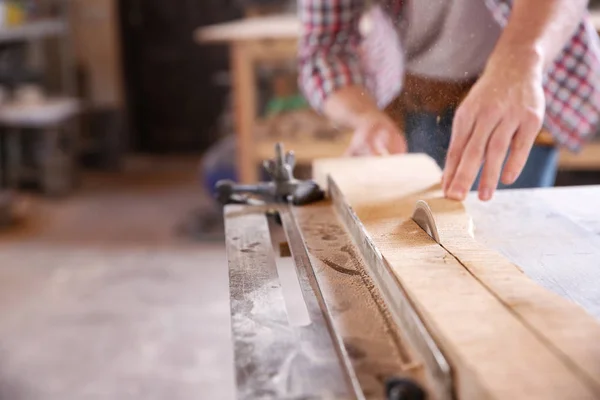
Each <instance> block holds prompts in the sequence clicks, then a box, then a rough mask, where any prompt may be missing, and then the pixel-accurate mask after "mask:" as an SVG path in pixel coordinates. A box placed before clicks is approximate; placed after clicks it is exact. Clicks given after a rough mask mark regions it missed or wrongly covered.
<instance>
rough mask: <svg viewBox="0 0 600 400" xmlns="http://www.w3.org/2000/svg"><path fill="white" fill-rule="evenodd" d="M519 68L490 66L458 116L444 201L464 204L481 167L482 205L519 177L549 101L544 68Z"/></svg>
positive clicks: (507, 64)
mask: <svg viewBox="0 0 600 400" xmlns="http://www.w3.org/2000/svg"><path fill="white" fill-rule="evenodd" d="M513 60H514V59H513ZM518 64H519V62H511V60H506V62H500V63H498V64H496V65H494V66H493V67H491V68H490V67H489V66H488V68H487V69H486V71H485V72H484V74H483V75H482V76H481V78H480V79H479V80H478V82H477V83H476V84H475V85H474V86H473V88H472V89H471V91H470V92H469V94H468V95H467V97H466V98H465V100H464V101H463V102H462V103H461V105H460V107H459V108H458V110H457V111H456V115H455V117H454V124H453V127H452V137H451V140H450V147H449V149H448V156H447V160H446V166H445V170H444V176H443V181H442V186H443V189H444V193H445V195H446V197H448V198H451V199H454V200H464V198H465V197H466V195H467V193H468V192H469V191H470V190H471V187H472V186H473V183H474V182H475V179H476V178H477V174H478V173H479V171H480V169H481V166H482V165H483V171H482V175H481V180H480V184H479V198H480V199H481V200H484V201H487V200H490V199H491V198H492V196H493V194H494V191H495V190H496V188H497V186H498V182H499V180H500V178H501V179H502V182H503V183H504V184H506V185H510V184H512V183H514V182H515V181H516V180H517V178H518V177H519V175H520V174H521V172H522V170H523V167H524V166H525V163H526V161H527V158H528V156H529V153H530V151H531V148H532V147H533V144H534V141H535V138H536V136H537V135H538V133H539V132H540V129H541V127H542V123H543V118H544V113H545V98H544V90H543V87H542V71H541V68H539V67H532V68H529V67H522V66H519V65H518ZM509 150H510V151H509ZM507 154H508V159H507V158H506V157H507ZM505 160H506V163H505V164H504V161H505ZM503 164H504V168H503Z"/></svg>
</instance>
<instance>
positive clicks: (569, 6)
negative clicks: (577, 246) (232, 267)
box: [298, 0, 600, 200]
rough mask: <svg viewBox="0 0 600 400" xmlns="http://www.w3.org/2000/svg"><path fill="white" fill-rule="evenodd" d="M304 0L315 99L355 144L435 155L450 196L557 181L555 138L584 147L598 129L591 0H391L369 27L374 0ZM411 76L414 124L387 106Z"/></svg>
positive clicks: (407, 113)
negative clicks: (398, 119)
mask: <svg viewBox="0 0 600 400" xmlns="http://www.w3.org/2000/svg"><path fill="white" fill-rule="evenodd" d="M298 1H299V13H300V18H301V21H302V24H303V34H302V36H301V40H300V52H299V62H300V78H299V82H300V87H301V89H302V90H303V92H304V94H305V96H306V97H307V99H308V101H309V102H310V103H311V105H312V106H313V107H314V108H315V109H317V110H319V111H321V112H323V113H324V114H325V115H326V116H328V117H329V118H330V119H331V120H332V121H334V122H336V123H338V124H343V125H345V126H347V127H348V128H351V129H353V130H354V132H355V133H354V136H353V140H352V143H351V145H350V149H349V153H350V154H352V155H360V154H386V153H402V152H405V151H407V150H408V151H413V152H427V153H428V154H430V155H431V156H432V157H434V158H435V159H436V161H437V162H438V163H439V164H440V166H443V167H444V174H443V180H442V187H443V189H444V193H445V195H446V196H447V197H448V198H451V199H455V200H463V199H464V198H465V196H466V194H467V192H468V191H469V190H471V189H472V188H478V190H479V198H480V199H481V200H489V199H491V198H492V196H493V194H494V191H495V190H496V189H497V187H498V186H499V182H501V183H500V186H501V187H507V186H510V187H541V186H551V185H553V183H554V177H555V174H556V160H557V152H558V150H557V147H559V148H560V147H564V148H567V149H569V150H572V151H578V150H579V149H580V148H581V146H582V145H583V144H584V143H585V140H586V139H587V138H589V137H590V136H591V135H592V134H594V133H595V129H596V125H597V122H598V120H599V116H600V50H599V49H600V46H599V44H598V40H597V39H598V38H597V35H596V33H595V31H594V30H593V28H592V27H591V26H590V24H589V22H588V21H587V20H586V19H585V17H584V16H585V14H586V11H587V1H586V0H514V1H510V0H382V2H381V4H380V7H379V8H375V9H374V10H373V11H371V13H370V17H371V21H370V22H371V23H370V28H369V27H366V29H363V33H365V32H364V31H365V30H366V31H367V32H366V35H361V16H362V15H363V11H364V10H365V6H366V4H364V3H365V2H366V0H298ZM362 28H364V27H362ZM363 44H364V46H363ZM365 52H366V53H365ZM365 58H366V59H369V58H370V60H371V64H370V65H367V64H366V63H365V62H364V59H365ZM394 65H395V66H394ZM398 66H400V68H398ZM403 76H405V79H404V82H402V77H403ZM401 82H402V83H403V93H402V94H401V96H400V101H401V105H402V108H403V115H404V132H401V130H400V129H399V127H398V124H396V123H394V121H393V120H392V119H391V118H390V116H389V115H388V114H387V113H385V112H384V111H382V110H381V109H382V108H383V107H384V106H385V105H386V104H387V103H389V100H390V99H391V98H392V97H393V94H395V93H396V91H398V90H399V86H400V84H401ZM390 93H392V94H390ZM542 127H543V128H544V131H547V132H549V133H550V134H551V137H552V143H553V144H551V145H548V144H547V143H544V141H543V140H541V139H542V138H543V135H542V136H540V131H541V129H542ZM546 142H547V141H546Z"/></svg>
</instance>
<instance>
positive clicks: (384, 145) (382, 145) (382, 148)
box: [367, 127, 389, 156]
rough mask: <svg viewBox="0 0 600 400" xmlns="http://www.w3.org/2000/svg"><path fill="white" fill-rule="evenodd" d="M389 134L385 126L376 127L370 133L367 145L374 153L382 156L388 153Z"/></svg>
mask: <svg viewBox="0 0 600 400" xmlns="http://www.w3.org/2000/svg"><path fill="white" fill-rule="evenodd" d="M387 139H388V134H387V131H386V130H385V129H383V128H379V127H378V128H375V129H373V130H372V131H371V133H370V134H369V135H368V139H367V145H368V147H369V150H370V153H371V154H372V155H376V156H381V155H387V154H388V145H389V144H388V140H387Z"/></svg>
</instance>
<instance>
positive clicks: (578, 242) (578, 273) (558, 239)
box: [0, 186, 600, 400]
mask: <svg viewBox="0 0 600 400" xmlns="http://www.w3.org/2000/svg"><path fill="white" fill-rule="evenodd" d="M165 196H167V195H165ZM171 197H172V193H170V194H168V198H171ZM598 204H600V186H595V187H579V188H553V189H541V190H522V191H501V192H499V193H497V195H496V197H495V199H494V200H493V201H492V202H489V203H482V202H480V201H478V200H477V199H476V195H475V194H473V195H472V196H471V197H470V198H469V200H468V201H467V202H466V206H467V211H468V212H469V214H470V215H471V216H472V217H473V219H474V222H475V225H476V227H477V230H476V238H477V239H478V240H480V241H482V242H484V243H485V244H487V245H488V246H489V247H491V248H493V249H497V250H499V251H500V252H502V253H503V254H505V255H506V256H507V257H508V258H509V259H510V260H512V261H513V262H515V263H516V264H518V265H519V266H520V267H521V268H522V269H523V270H524V271H525V272H526V273H527V274H528V275H529V276H530V277H531V278H532V279H534V280H535V281H537V282H539V283H541V284H542V285H544V286H545V287H547V288H549V289H550V290H553V291H555V292H557V293H559V294H560V295H562V296H564V297H567V298H569V299H572V300H574V301H576V302H578V303H579V304H581V305H582V306H583V307H584V308H585V309H586V310H588V311H589V312H590V313H591V314H593V315H594V316H595V317H596V318H597V319H599V320H600V261H599V260H600V237H599V235H600V212H598ZM115 206H116V204H115ZM110 208H111V207H108V208H107V207H106V204H105V205H104V207H100V206H98V207H96V208H91V209H90V207H88V206H85V205H84V204H82V205H81V207H78V208H77V209H73V211H72V212H73V213H74V214H73V215H70V214H69V213H70V212H71V211H69V210H67V209H65V210H63V211H62V212H61V219H62V221H56V222H54V224H56V226H55V227H54V228H52V229H51V228H48V227H47V228H45V229H42V230H40V231H39V232H38V233H36V234H35V235H34V236H33V237H23V238H22V239H21V238H10V239H7V240H5V239H4V238H3V237H2V238H0V307H1V309H2V313H0V350H1V351H2V362H1V365H0V382H2V384H1V385H0V394H1V395H2V396H0V397H7V398H12V399H19V400H33V399H36V400H37V399H75V398H77V399H87V398H94V399H96V398H114V399H116V398H123V399H124V398H127V399H152V398H156V399H159V398H165V397H169V398H172V399H185V400H187V399H196V398H198V393H199V391H201V390H202V386H203V385H205V384H206V382H207V378H209V379H212V378H210V377H207V376H204V377H202V376H203V375H206V374H211V376H213V375H215V374H217V373H218V371H224V370H227V371H229V370H231V368H232V366H231V364H230V357H231V355H230V346H231V341H230V338H225V337H223V338H221V341H218V340H217V337H216V336H215V335H213V334H212V332H215V329H216V328H215V325H214V324H226V321H227V320H228V318H229V315H228V314H227V313H226V311H225V313H224V314H223V315H221V314H219V315H218V316H215V315H214V308H211V307H213V305H214V303H213V299H212V298H208V297H207V296H206V295H202V293H203V292H204V289H203V288H204V286H203V285H207V284H210V285H222V287H219V288H218V290H219V291H222V292H223V293H226V292H227V282H226V281H224V280H209V281H210V282H207V281H206V276H205V273H204V272H203V271H204V270H205V269H206V268H208V267H207V266H206V265H204V264H203V263H205V261H203V258H202V257H203V256H202V250H201V248H200V249H195V246H193V245H189V244H188V245H186V246H184V248H180V247H179V246H174V247H171V246H170V245H169V246H165V245H159V244H158V243H152V245H150V246H139V245H134V246H129V247H131V248H129V247H128V244H127V243H126V242H124V241H121V240H120V241H119V242H120V244H119V246H118V251H117V250H114V249H113V250H111V251H108V252H107V251H106V247H105V246H94V247H93V248H89V246H88V247H86V246H83V247H82V246H79V247H80V248H79V249H77V248H73V246H69V245H67V244H66V243H65V242H64V241H63V242H61V241H60V240H59V239H57V238H60V235H61V232H63V230H61V226H62V227H64V226H65V223H67V224H68V221H70V220H73V221H74V220H77V221H82V220H83V221H86V218H84V215H83V214H81V213H82V212H84V211H85V212H88V213H90V214H97V215H95V217H96V218H100V219H102V218H104V219H105V220H111V219H112V220H114V218H115V217H114V215H112V214H113V213H114V212H115V210H114V208H113V209H111V210H108V209H110ZM104 210H106V211H104ZM103 213H107V214H103ZM126 214H127V213H122V217H123V218H125V219H126V218H127V215H126ZM111 215H112V217H111ZM499 215H502V217H499ZM507 216H510V218H509V217H507ZM90 217H91V216H90ZM65 221H67V222H65ZM102 226H104V228H106V229H107V230H106V232H109V231H110V229H108V228H107V225H106V224H104V225H102ZM100 230H101V229H100ZM96 231H98V229H96ZM113 234H114V235H116V236H117V237H118V236H119V235H120V233H119V232H114V233H113ZM73 243H79V242H76V241H74V242H73ZM109 249H110V247H109ZM223 262H224V260H223ZM225 269H226V266H225V265H223V270H225ZM214 290H216V289H214ZM214 290H212V292H214ZM223 297H224V296H223ZM211 313H212V314H211ZM211 315H212V316H211ZM211 318H212V319H211ZM223 331H227V328H225V329H222V330H221V332H223ZM222 336H224V335H222ZM215 346H217V347H218V348H219V350H218V351H219V352H221V353H222V355H223V357H222V358H221V362H215V359H214V358H210V357H206V356H204V355H203V354H205V352H212V353H214V352H215V351H217V350H215ZM228 346H229V347H228ZM225 373H227V372H225ZM232 384H233V383H232ZM178 388H179V389H178ZM223 393H226V394H228V393H231V389H224V390H223ZM213 394H215V393H214V392H213ZM161 396H164V397H161ZM213 398H227V395H223V396H218V395H215V396H214V397H213Z"/></svg>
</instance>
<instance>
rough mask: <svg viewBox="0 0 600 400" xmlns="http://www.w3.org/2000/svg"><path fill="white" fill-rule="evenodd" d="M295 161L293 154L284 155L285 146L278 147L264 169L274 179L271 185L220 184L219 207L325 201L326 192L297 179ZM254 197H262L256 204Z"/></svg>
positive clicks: (314, 183) (266, 183)
mask: <svg viewBox="0 0 600 400" xmlns="http://www.w3.org/2000/svg"><path fill="white" fill-rule="evenodd" d="M295 165H296V157H295V155H294V153H293V152H291V151H290V152H287V153H284V150H283V144H282V143H276V144H275V158H274V159H272V160H266V161H264V162H263V167H264V169H265V170H266V171H267V173H268V174H269V176H270V177H271V181H269V182H259V183H257V184H255V185H241V184H236V183H235V182H233V181H231V180H227V179H225V180H220V181H218V182H217V184H216V186H215V188H216V192H217V195H216V196H217V200H218V201H219V203H221V204H223V205H226V204H268V203H291V204H293V205H296V206H302V205H306V204H310V203H314V202H317V201H320V200H322V199H323V198H325V192H324V191H323V190H322V189H321V188H320V187H319V185H318V184H317V183H316V182H315V181H313V180H299V179H296V178H295V177H294V167H295ZM251 195H254V196H257V197H259V198H260V199H261V200H257V199H254V198H252V197H251Z"/></svg>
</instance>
